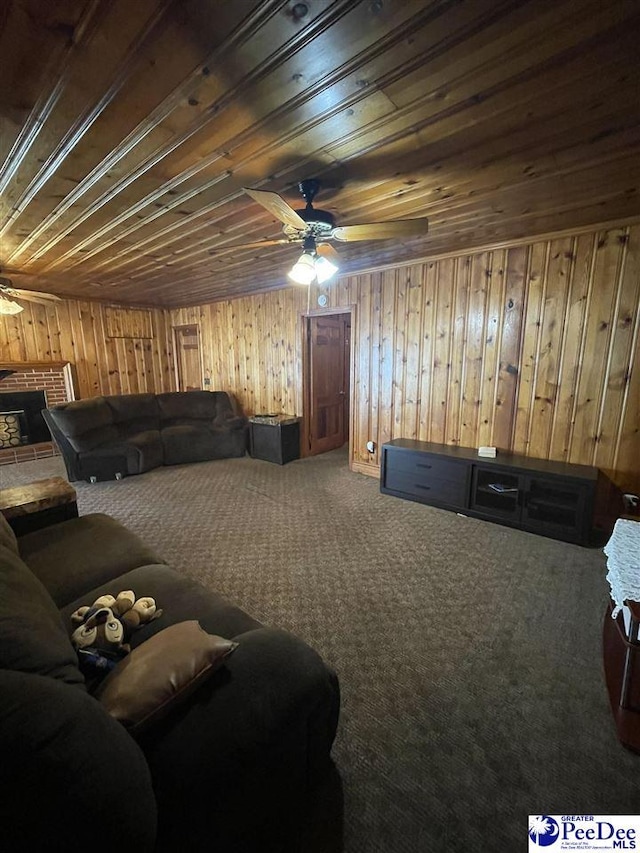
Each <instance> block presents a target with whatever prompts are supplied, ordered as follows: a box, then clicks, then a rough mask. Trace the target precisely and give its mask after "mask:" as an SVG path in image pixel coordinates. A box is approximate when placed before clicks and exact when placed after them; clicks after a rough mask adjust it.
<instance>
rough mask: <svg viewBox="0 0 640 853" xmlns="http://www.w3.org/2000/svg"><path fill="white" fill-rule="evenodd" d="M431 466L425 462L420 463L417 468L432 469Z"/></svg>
mask: <svg viewBox="0 0 640 853" xmlns="http://www.w3.org/2000/svg"><path fill="white" fill-rule="evenodd" d="M431 467H432V466H431V465H425V463H424V462H418V463H417V465H416V468H431Z"/></svg>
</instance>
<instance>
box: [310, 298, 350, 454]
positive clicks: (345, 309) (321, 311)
mask: <svg viewBox="0 0 640 853" xmlns="http://www.w3.org/2000/svg"><path fill="white" fill-rule="evenodd" d="M334 314H350V315H351V338H350V341H349V424H348V430H349V468H352V467H353V427H354V423H355V415H356V407H355V405H354V398H355V387H356V386H355V376H356V359H355V352H356V351H355V347H354V340H355V327H356V305H354V304H352V305H346V306H344V305H343V306H340V307H339V308H315V309H309V310H307V311H303V312H302V313H301V314H300V335H301V338H302V425H301V435H300V439H301V442H300V444H301V447H300V455H301V456H302V457H305V456H308V455H309V445H310V443H311V435H310V431H311V416H310V415H311V388H310V385H311V382H310V375H309V371H310V369H311V357H310V347H309V341H310V336H309V320H310V319H311V318H312V317H326V316H333V315H334Z"/></svg>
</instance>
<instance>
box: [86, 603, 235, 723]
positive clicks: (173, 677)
mask: <svg viewBox="0 0 640 853" xmlns="http://www.w3.org/2000/svg"><path fill="white" fill-rule="evenodd" d="M237 647H238V644H237V643H234V642H232V641H231V640H225V639H224V638H223V637H218V636H216V635H215V634H207V632H206V631H204V630H203V629H202V628H201V627H200V625H199V624H198V622H196V621H195V620H194V621H190V622H179V623H178V624H177V625H172V626H170V627H169V628H165V629H164V630H163V631H159V632H158V633H157V634H154V636H153V637H150V638H149V639H148V640H146V641H145V642H144V643H142V644H141V645H140V646H138V647H137V648H135V649H134V650H133V651H132V652H131V654H129V655H127V657H126V658H124V660H122V661H121V662H120V663H119V664H118V665H117V666H116V667H115V668H114V669H113V670H112V671H111V672H110V673H109V675H108V676H107V677H106V678H105V679H104V681H103V682H102V683H101V685H100V687H99V688H98V690H97V691H96V693H95V696H96V698H97V699H98V700H99V701H100V703H101V704H102V705H103V706H104V707H105V708H106V710H107V711H108V712H109V714H111V716H112V717H115V718H116V719H117V720H119V721H120V722H121V723H122V724H123V725H124V726H126V728H127V729H129V731H130V732H131V733H132V734H139V733H140V732H141V731H143V730H144V729H146V728H147V727H148V726H149V725H150V724H151V723H153V722H155V721H157V720H159V719H161V718H162V717H164V715H165V714H167V713H168V712H169V711H170V710H171V709H172V708H174V707H175V706H176V705H177V704H179V703H180V702H182V701H184V700H185V699H186V698H187V697H188V696H189V695H190V694H191V693H192V692H193V691H194V690H195V688H196V687H198V685H199V684H201V683H202V682H203V681H204V680H205V679H206V678H208V677H209V676H210V675H211V674H212V673H213V672H215V671H216V669H218V668H219V667H220V666H221V665H222V664H223V662H224V660H225V658H226V657H228V656H229V655H230V654H231V652H233V650H234V649H236V648H237Z"/></svg>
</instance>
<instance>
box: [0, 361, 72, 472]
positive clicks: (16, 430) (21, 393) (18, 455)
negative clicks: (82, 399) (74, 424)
mask: <svg viewBox="0 0 640 853" xmlns="http://www.w3.org/2000/svg"><path fill="white" fill-rule="evenodd" d="M33 392H36V393H35V394H34V393H33ZM37 392H41V393H40V394H38V393H37ZM42 395H44V400H45V405H46V406H55V405H56V404H57V403H66V402H68V401H70V400H74V399H75V394H74V388H73V374H72V368H71V365H70V364H69V363H68V362H12V363H7V362H2V363H0V439H2V441H0V444H4V445H5V446H3V447H0V465H9V464H12V463H14V462H25V461H27V460H33V459H41V458H43V457H45V456H54V455H56V454H57V453H58V450H57V448H56V447H55V445H54V444H53V442H52V441H51V437H50V435H49V433H48V430H47V429H46V426H45V425H44V422H43V421H42V418H41V416H39V410H40V408H42V403H41V401H42V399H43V397H42ZM43 428H44V431H43Z"/></svg>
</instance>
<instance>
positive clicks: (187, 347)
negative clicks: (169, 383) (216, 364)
mask: <svg viewBox="0 0 640 853" xmlns="http://www.w3.org/2000/svg"><path fill="white" fill-rule="evenodd" d="M173 333H174V337H175V346H176V371H177V374H178V391H199V390H200V389H201V388H202V357H201V354H200V329H199V328H198V325H197V324H192V325H189V326H174V327H173Z"/></svg>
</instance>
